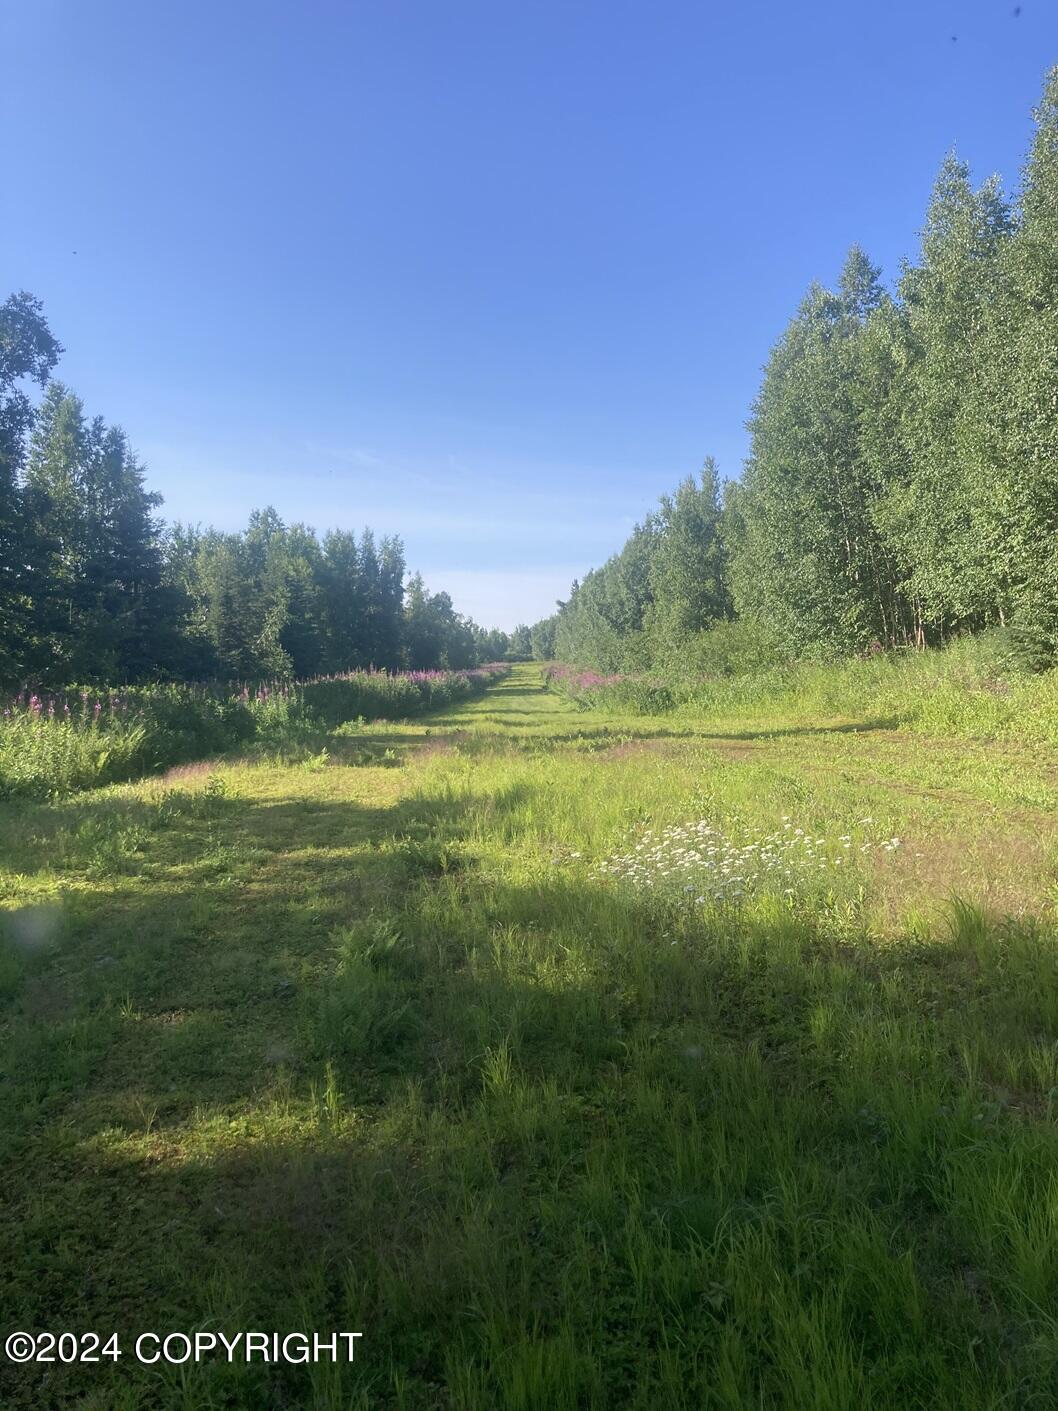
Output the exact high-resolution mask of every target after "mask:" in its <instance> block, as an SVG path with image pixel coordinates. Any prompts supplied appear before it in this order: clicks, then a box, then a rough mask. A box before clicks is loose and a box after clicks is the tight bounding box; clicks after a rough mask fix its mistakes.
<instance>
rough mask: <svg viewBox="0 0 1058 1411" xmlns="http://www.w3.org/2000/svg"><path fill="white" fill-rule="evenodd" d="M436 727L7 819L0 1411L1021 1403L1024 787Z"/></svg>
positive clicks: (524, 714)
mask: <svg viewBox="0 0 1058 1411" xmlns="http://www.w3.org/2000/svg"><path fill="white" fill-rule="evenodd" d="M868 726H869V722H867V723H865V725H864V728H862V729H857V728H855V727H856V722H852V724H851V727H850V726H844V727H842V728H841V729H834V728H828V726H827V723H826V722H821V723H820V725H819V727H818V728H807V727H804V726H803V725H802V726H798V727H797V728H796V729H787V730H784V728H783V726H782V722H781V721H776V722H775V723H774V726H773V727H772V728H768V729H765V730H761V731H746V730H745V729H744V728H743V729H741V730H740V728H739V726H738V722H731V721H717V720H711V721H702V720H696V719H693V718H689V717H684V716H681V715H678V714H673V715H669V716H664V717H657V718H652V717H643V716H638V717H634V718H628V719H617V718H611V717H606V716H603V715H600V714H597V713H590V712H582V711H578V710H576V709H575V708H574V707H573V706H572V705H571V704H570V703H569V702H567V701H565V700H564V699H562V698H560V697H558V696H556V695H552V694H550V693H548V692H546V691H545V690H544V689H543V688H542V679H541V674H540V671H539V668H537V667H535V666H529V665H524V666H519V667H517V668H515V670H514V672H513V674H512V675H511V677H510V678H509V679H508V680H507V681H505V682H503V683H502V684H500V685H498V686H496V687H493V688H492V689H491V690H490V691H489V693H488V694H487V695H486V696H485V697H483V698H481V699H479V700H476V701H473V702H471V703H467V704H465V705H462V706H460V707H458V708H456V709H453V710H451V711H450V712H448V713H446V714H444V715H441V716H434V717H432V718H428V719H425V720H423V721H419V722H416V723H413V724H408V725H377V726H372V725H366V726H364V727H362V728H352V729H350V728H346V729H344V730H341V731H339V732H338V733H337V734H334V735H332V736H330V737H329V738H328V739H327V740H326V742H325V743H326V753H324V752H323V750H322V749H321V750H320V751H319V752H318V753H315V754H311V755H309V756H308V757H307V758H305V759H304V760H302V761H300V762H298V763H293V764H291V763H279V762H277V763H272V764H268V763H243V764H239V763H232V764H227V765H225V764H220V765H212V766H207V767H203V768H202V769H201V770H198V771H196V770H195V769H186V770H183V771H180V772H179V773H178V774H177V775H176V776H175V777H169V778H156V779H150V780H146V781H143V782H141V783H139V784H135V785H126V786H121V787H115V788H111V789H108V790H101V791H98V792H95V793H86V794H81V795H78V796H76V797H73V798H70V799H68V800H67V801H64V802H60V803H55V804H50V805H22V806H15V805H7V806H5V807H4V808H3V811H2V815H0V829H2V831H0V865H2V868H3V872H2V879H0V880H2V888H3V899H4V905H5V907H6V908H7V912H6V920H7V928H6V934H5V937H4V941H3V949H2V951H0V1035H2V1043H3V1072H4V1077H5V1081H4V1084H3V1091H2V1102H3V1112H2V1121H0V1141H2V1143H3V1168H4V1175H3V1191H4V1204H3V1215H2V1220H3V1224H2V1243H0V1263H2V1267H3V1268H4V1270H5V1278H4V1289H3V1294H2V1302H3V1310H4V1312H3V1321H4V1323H5V1325H6V1326H12V1327H14V1326H20V1327H26V1328H29V1329H30V1330H34V1331H39V1330H43V1329H52V1330H55V1331H59V1330H62V1329H73V1330H75V1331H78V1332H84V1331H87V1330H89V1329H92V1330H94V1331H95V1332H97V1333H99V1334H101V1335H107V1334H109V1333H111V1332H116V1333H117V1334H118V1337H119V1340H120V1343H121V1346H122V1347H123V1348H125V1347H128V1348H131V1346H132V1342H133V1340H134V1338H135V1335H136V1334H137V1333H141V1332H144V1331H147V1330H155V1331H158V1332H165V1331H171V1330H179V1331H184V1332H189V1333H192V1334H193V1333H194V1332H195V1331H196V1330H201V1329H208V1330H215V1331H221V1332H224V1333H226V1334H228V1335H229V1336H230V1335H231V1334H234V1333H235V1332H238V1331H240V1330H245V1329H261V1330H266V1331H269V1332H272V1331H278V1332H289V1331H308V1332H310V1333H311V1332H312V1331H318V1332H321V1333H324V1334H327V1333H329V1332H331V1331H333V1330H350V1331H352V1330H355V1331H359V1332H362V1334H363V1337H362V1339H361V1340H360V1342H359V1344H358V1346H357V1352H356V1358H355V1361H354V1362H353V1363H352V1365H339V1366H335V1365H333V1364H331V1363H329V1362H326V1361H324V1362H320V1363H318V1364H316V1365H315V1366H312V1365H309V1366H298V1365H262V1364H260V1363H257V1364H255V1365H252V1366H250V1367H249V1368H247V1367H246V1366H243V1365H238V1364H236V1365H232V1366H229V1365H226V1364H225V1363H224V1362H222V1361H220V1360H218V1359H211V1360H208V1361H206V1362H204V1363H203V1364H201V1365H199V1366H184V1367H168V1368H166V1367H164V1366H160V1365H158V1366H153V1367H148V1368H145V1367H141V1366H138V1365H137V1364H136V1363H135V1361H134V1359H133V1358H132V1357H131V1356H129V1355H125V1356H124V1357H123V1358H122V1359H121V1361H120V1362H118V1363H116V1364H115V1363H112V1362H106V1361H104V1362H103V1363H102V1364H100V1365H95V1366H80V1367H77V1366H64V1365H61V1364H59V1363H57V1364H55V1365H53V1366H52V1367H51V1368H49V1369H47V1370H46V1371H43V1372H42V1370H41V1368H39V1367H37V1368H33V1369H24V1370H18V1369H13V1368H11V1367H10V1366H9V1365H7V1364H5V1365H3V1367H2V1368H0V1377H2V1378H3V1379H4V1380H3V1383H2V1386H0V1404H2V1405H3V1406H4V1407H5V1408H12V1409H13V1408H34V1411H35V1409H36V1408H40V1407H44V1406H56V1407H73V1406H77V1407H79V1408H85V1409H86V1411H104V1408H106V1411H146V1408H155V1407H164V1408H169V1407H174V1408H175V1407H179V1408H182V1409H183V1411H199V1408H201V1411H205V1409H206V1408H214V1407H226V1408H240V1411H258V1409H259V1408H261V1407H264V1406H269V1407H291V1408H293V1407H299V1408H300V1407H314V1408H335V1411H337V1408H343V1411H345V1409H346V1408H368V1407H371V1408H375V1407H387V1408H388V1407H393V1408H397V1407H399V1408H407V1411H427V1408H430V1409H431V1411H432V1409H433V1408H453V1409H455V1408H458V1411H494V1408H498V1407H502V1408H505V1411H508V1409H510V1411H561V1409H562V1408H573V1407H578V1408H579V1407H583V1408H600V1411H602V1409H603V1408H611V1407H636V1408H642V1409H643V1411H648V1408H650V1411H653V1408H658V1407H665V1408H672V1409H673V1411H676V1409H677V1408H681V1407H682V1408H688V1411H690V1408H694V1411H699V1408H703V1407H723V1408H729V1409H730V1411H742V1409H743V1408H745V1407H749V1406H766V1407H783V1408H789V1411H802V1408H805V1407H818V1408H847V1407H851V1406H856V1407H857V1408H861V1409H866V1408H879V1411H881V1408H892V1407H911V1406H922V1407H927V1406H928V1407H930V1408H942V1407H946V1408H951V1411H969V1409H970V1408H985V1407H995V1406H998V1405H1010V1406H1028V1405H1033V1406H1041V1407H1042V1406H1051V1405H1055V1404H1056V1396H1058V1394H1056V1392H1055V1387H1056V1386H1058V1130H1056V1126H1055V1121H1054V1118H1055V1116H1056V1100H1058V1058H1056V1055H1058V1047H1056V1045H1058V949H1056V946H1055V932H1054V927H1053V904H1054V900H1055V893H1054V878H1055V857H1056V845H1058V824H1056V821H1055V820H1056V819H1058V810H1056V803H1058V799H1056V794H1058V776H1056V775H1055V772H1054V770H1053V768H1051V767H1049V766H1047V765H1045V764H1044V763H1041V762H1040V759H1039V758H1038V755H1039V752H1038V751H1035V750H1033V749H1032V748H1031V747H1029V746H1025V747H1020V746H1015V745H1003V746H993V745H988V744H985V743H979V744H975V743H972V742H971V743H967V742H965V741H948V740H943V739H924V738H922V737H915V738H913V739H912V738H905V737H903V736H901V735H900V734H899V733H895V732H892V731H887V730H885V729H874V728H868Z"/></svg>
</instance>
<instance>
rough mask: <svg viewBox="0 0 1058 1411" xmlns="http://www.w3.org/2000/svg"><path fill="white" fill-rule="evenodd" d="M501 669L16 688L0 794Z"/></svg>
mask: <svg viewBox="0 0 1058 1411" xmlns="http://www.w3.org/2000/svg"><path fill="white" fill-rule="evenodd" d="M505 670H506V668H505V667H503V666H500V665H496V666H491V667H480V668H474V669H473V670H469V671H440V672H414V673H411V674H389V673H386V672H380V671H359V672H349V673H346V674H345V675H343V676H340V677H319V678H316V679H314V680H311V681H305V682H300V683H295V684H294V685H293V686H290V685H287V684H286V683H283V682H276V683H272V684H271V685H260V686H257V687H255V688H252V689H251V688H249V687H243V688H242V689H241V690H238V691H236V690H230V689H227V688H223V687H214V688H207V687H195V686H173V685H155V686H141V687H128V688H125V689H123V690H122V691H120V692H119V693H117V694H112V695H103V696H101V697H100V696H98V695H95V694H93V693H92V692H91V691H90V690H87V689H86V690H85V691H83V692H82V693H80V694H79V695H72V696H65V697H51V698H41V697H38V696H29V695H27V694H26V693H23V694H22V695H21V696H20V697H19V698H18V699H17V700H15V701H14V702H12V704H11V705H10V706H8V707H7V708H6V710H5V711H4V713H3V715H2V716H0V798H27V797H28V798H48V797H61V796H62V795H64V794H68V793H70V792H72V791H73V790H76V789H86V788H93V787H96V786H98V785H102V784H108V783H113V782H115V781H118V780H124V779H133V778H136V777H137V776H139V775H142V774H149V773H153V772H155V771H157V770H160V769H165V768H168V767H170V766H172V765H175V764H181V763H184V762H185V761H188V760H197V759H202V758H204V757H208V756H210V755H216V754H220V753H222V752H224V751H226V750H232V749H237V748H240V747H242V746H245V745H248V744H250V743H251V742H254V743H256V744H257V745H259V746H261V747H262V748H264V749H269V748H270V749H276V748H277V747H280V746H284V745H287V744H290V743H293V742H301V741H303V740H304V739H305V737H306V736H312V735H313V733H314V732H318V731H319V730H320V729H332V728H334V727H336V726H340V725H342V724H344V723H346V722H348V721H353V720H357V719H370V720H403V719H407V718H408V717H410V716H415V715H420V714H422V713H423V712H424V711H427V710H435V709H437V708H438V707H439V706H443V705H449V704H453V703H455V702H457V701H462V700H467V699H469V698H471V697H473V696H475V695H480V694H481V693H482V692H484V691H485V690H486V689H487V688H488V686H489V685H490V684H491V683H492V682H493V681H495V680H496V679H498V678H499V677H501V676H502V675H503V674H504V672H505ZM316 758H317V759H318V758H319V755H318V754H317V756H316Z"/></svg>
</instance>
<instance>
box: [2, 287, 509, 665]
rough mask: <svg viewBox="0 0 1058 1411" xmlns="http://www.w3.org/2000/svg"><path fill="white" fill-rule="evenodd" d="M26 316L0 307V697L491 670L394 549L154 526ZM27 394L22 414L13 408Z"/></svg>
mask: <svg viewBox="0 0 1058 1411" xmlns="http://www.w3.org/2000/svg"><path fill="white" fill-rule="evenodd" d="M62 351H63V350H62V348H61V346H60V345H59V343H58V342H57V341H56V339H55V338H54V336H53V335H52V333H51V330H50V329H49V327H48V324H47V321H46V319H45V317H44V312H43V309H42V307H41V304H40V301H39V300H37V299H35V298H34V297H32V296H31V295H29V294H27V293H19V294H13V295H12V296H11V297H10V298H8V299H7V300H6V302H5V303H3V304H2V305H0V684H3V685H5V686H8V687H12V686H20V685H24V684H31V685H34V686H46V687H50V688H60V687H63V686H66V685H69V684H71V683H74V682H84V683H87V682H113V683H120V682H137V681H145V680H150V679H159V678H163V679H178V680H187V679H191V680H205V679H216V678H219V679H252V678H262V677H299V678H305V677H311V676H314V675H318V674H323V673H334V672H341V671H347V670H350V669H353V668H356V667H363V666H376V667H380V668H389V669H396V668H401V667H408V668H422V669H432V668H437V667H454V668H460V667H468V666H473V665H475V664H477V663H479V662H482V661H494V660H497V659H499V658H502V657H503V656H504V655H505V653H506V651H507V646H508V638H507V636H506V634H505V633H503V632H496V631H492V632H486V631H485V630H484V629H482V628H480V627H478V626H477V625H476V624H475V623H473V622H472V621H470V619H469V618H466V617H464V616H462V615H461V614H460V613H458V612H457V611H456V610H455V608H454V606H453V604H452V600H451V598H450V597H449V595H448V594H447V593H443V592H440V593H431V592H430V591H429V590H428V589H427V588H426V586H425V584H424V583H423V580H422V577H421V575H418V574H416V575H414V576H413V577H412V578H411V579H410V581H409V582H408V583H407V585H405V573H406V567H405V561H404V549H403V545H402V543H401V541H400V539H399V538H396V537H393V536H387V537H384V538H381V539H376V538H375V536H374V535H373V534H372V532H371V531H370V530H369V529H365V530H364V531H363V532H362V533H361V534H359V535H356V534H353V533H351V532H349V531H346V530H332V531H330V532H329V533H327V534H325V535H324V536H323V537H322V539H321V538H319V537H318V536H317V534H316V533H315V531H314V530H313V529H310V528H308V527H306V526H305V525H303V524H292V525H287V524H284V523H283V521H282V520H281V519H280V517H279V515H278V514H277V513H276V512H275V510H274V509H270V508H269V509H264V510H259V511H255V512H254V513H253V514H251V515H250V519H249V524H248V525H247V527H246V529H245V530H242V531H241V532H237V533H232V532H224V531H221V530H218V529H203V528H201V527H197V526H190V525H181V524H173V525H166V524H165V523H164V522H163V521H162V520H161V519H160V518H159V517H158V513H157V511H158V508H159V506H160V504H161V497H160V496H159V495H157V494H156V493H154V492H152V491H150V490H148V489H147V487H146V483H145V470H144V466H143V465H142V463H141V462H140V460H139V459H138V457H137V456H136V454H135V452H134V451H133V449H132V447H131V445H130V444H129V440H128V437H127V436H126V435H125V433H124V432H123V431H122V430H121V428H120V427H117V426H110V425H107V424H106V423H105V422H104V420H103V419H102V418H101V417H92V418H90V417H88V416H87V415H86V413H85V410H84V406H83V403H82V401H81V399H80V398H79V397H77V396H76V395H75V394H74V393H73V392H71V391H70V390H69V388H67V387H65V386H64V385H63V384H62V383H60V382H57V381H55V380H53V378H52V374H53V372H54V370H55V367H56V365H57V363H58V361H59V357H60V355H61V353H62ZM34 384H36V385H37V386H38V387H40V388H41V389H42V391H43V396H42V397H41V398H40V400H39V403H35V402H34V400H33V398H32V396H31V392H32V389H33V386H34Z"/></svg>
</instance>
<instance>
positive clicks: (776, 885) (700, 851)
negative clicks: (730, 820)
mask: <svg viewBox="0 0 1058 1411" xmlns="http://www.w3.org/2000/svg"><path fill="white" fill-rule="evenodd" d="M872 821H873V820H871V819H869V818H864V819H861V820H860V826H867V825H869V824H870V823H871V822H872ZM900 846H901V840H900V839H899V838H887V839H885V840H884V841H883V842H880V843H874V842H870V841H858V842H857V841H855V840H854V839H853V835H852V834H851V833H843V834H841V835H840V836H839V837H837V838H829V837H827V836H825V835H824V836H822V837H820V836H819V835H818V834H816V833H814V832H808V831H806V830H805V829H804V828H798V827H797V826H796V825H795V824H794V823H793V821H792V820H791V819H789V818H784V819H783V820H782V826H781V828H779V829H778V830H776V831H775V832H772V833H761V834H759V835H752V834H749V833H746V832H744V831H743V832H740V833H737V834H735V833H731V832H725V831H724V830H723V829H721V828H718V827H716V826H715V825H714V824H712V823H710V822H708V821H707V820H706V819H700V820H699V821H698V822H696V823H682V824H677V825H673V826H671V827H668V828H662V829H653V828H648V829H646V830H645V831H644V832H643V833H641V834H640V835H639V837H638V839H637V840H636V843H635V845H634V847H633V848H632V850H631V851H630V852H627V853H622V854H619V855H617V856H615V857H611V858H608V859H607V860H606V861H604V862H600V863H599V864H598V868H597V871H598V873H600V874H601V875H603V876H606V877H610V878H613V879H615V880H617V881H622V882H627V883H631V884H632V886H634V887H636V888H638V889H643V890H661V891H668V892H678V893H682V894H684V895H685V896H686V897H687V899H688V900H690V901H693V902H694V903H696V904H697V905H700V906H702V905H705V904H707V903H710V902H739V901H741V900H742V899H743V898H744V897H748V896H751V895H755V894H759V893H761V892H779V893H782V894H783V895H785V896H792V895H793V894H794V893H795V891H798V890H802V889H803V888H804V887H805V886H806V885H808V884H809V883H811V882H814V881H818V879H819V878H820V875H821V874H823V875H825V874H827V873H833V872H834V871H835V870H837V869H839V868H843V867H845V866H847V864H848V862H849V860H850V859H851V857H852V856H854V855H855V853H856V852H859V853H869V852H872V851H874V850H875V848H880V849H882V850H883V851H885V852H888V853H892V852H895V851H896V849H897V848H899V847H900Z"/></svg>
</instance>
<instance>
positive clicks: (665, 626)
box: [533, 70, 1058, 671]
mask: <svg viewBox="0 0 1058 1411" xmlns="http://www.w3.org/2000/svg"><path fill="white" fill-rule="evenodd" d="M1035 116H1036V133H1035V139H1034V142H1033V144H1032V147H1031V151H1030V153H1029V157H1028V161H1027V163H1026V166H1025V170H1024V173H1023V179H1022V182H1021V187H1020V192H1019V194H1018V196H1017V198H1016V199H1014V200H1011V199H1008V197H1007V196H1006V195H1004V192H1003V190H1002V188H1001V186H1000V184H999V182H998V181H997V180H996V179H995V178H993V179H990V180H988V181H986V182H985V183H984V184H983V185H982V186H979V187H976V188H975V186H974V185H973V184H972V182H971V179H970V173H969V170H968V168H967V166H966V165H965V164H964V163H963V162H962V161H960V160H959V159H958V158H957V157H955V156H949V157H948V158H947V159H946V160H945V162H944V163H943V165H942V167H941V170H940V174H939V176H938V177H937V181H936V184H935V186H934V190H933V195H932V200H931V202H930V205H929V209H928V211H927V213H926V220H925V226H924V229H923V231H922V233H921V247H920V253H919V256H918V259H917V261H916V262H915V263H908V264H906V265H905V266H904V268H903V269H902V270H901V272H900V276H899V278H898V280H897V282H896V285H895V288H893V289H891V290H890V289H887V288H885V286H884V285H883V283H882V280H881V276H880V272H879V270H878V269H877V268H875V266H874V265H873V264H872V263H871V261H870V260H869V258H868V257H867V255H866V254H864V252H863V251H862V250H861V249H859V248H854V249H853V250H851V251H850V253H849V255H848V258H847V260H846V261H845V265H844V268H843V270H842V272H841V276H840V279H839V281H838V284H837V287H836V288H835V289H826V288H823V287H821V286H819V285H813V286H812V287H811V288H810V289H809V290H808V292H807V294H806V295H805V297H804V299H803V301H802V303H801V306H800V308H799V309H798V310H797V312H796V314H795V316H794V318H793V320H792V321H791V323H790V325H789V326H788V328H787V329H786V331H785V333H784V334H783V335H782V337H781V338H780V340H779V342H778V344H777V345H776V347H775V348H774V350H773V351H772V354H771V357H770V359H769V361H768V363H767V365H766V367H765V371H764V378H763V383H762V386H761V388H760V392H759V395H758V397H757V400H756V402H755V404H754V407H753V411H752V416H751V419H750V422H749V429H750V432H751V451H750V455H749V458H748V460H747V462H746V465H745V469H744V473H743V475H742V478H741V480H740V481H737V482H729V483H727V484H726V485H725V486H721V485H720V484H719V481H718V477H717V474H716V470H715V467H714V466H713V465H712V463H711V462H710V463H707V464H706V467H705V470H704V472H703V474H702V475H701V477H700V479H690V480H687V481H685V482H684V484H682V485H681V486H680V487H679V489H678V490H677V491H676V493H675V495H673V496H672V497H671V498H666V499H664V500H663V501H662V503H661V506H660V508H659V509H658V510H657V512H656V513H654V514H652V515H650V516H649V517H648V518H647V519H646V520H645V521H644V522H643V523H642V524H640V525H638V526H637V527H636V529H635V530H634V532H633V533H632V535H631V537H630V538H629V540H628V542H627V543H626V544H625V545H624V547H623V548H622V549H621V551H620V553H618V554H615V555H614V556H613V557H612V558H611V559H609V560H608V561H607V562H606V563H605V564H604V565H603V566H602V567H601V568H599V569H597V570H594V571H593V572H591V573H589V574H588V575H587V576H586V577H585V578H584V580H583V581H582V582H580V583H575V584H574V585H573V588H572V591H571V593H570V596H569V599H568V601H567V602H565V603H563V604H560V606H559V610H558V612H557V614H556V615H555V616H554V617H551V618H548V619H546V620H544V621H543V622H539V623H537V624H536V626H535V627H534V628H533V647H534V653H535V655H536V656H538V657H539V658H541V659H545V660H546V659H551V658H552V657H558V658H560V659H561V660H564V661H568V662H576V663H579V664H582V665H585V666H593V667H596V668H598V669H602V670H607V671H624V670H629V671H634V670H637V669H649V668H651V667H659V668H665V669H673V670H674V669H681V670H715V669H719V670H726V669H731V668H732V667H735V668H737V667H739V666H747V667H752V666H754V665H756V664H758V663H760V662H761V661H763V660H766V659H768V658H769V657H771V658H774V657H775V656H776V655H781V656H783V657H787V658H789V657H794V656H797V657H816V658H824V657H839V656H843V655H848V654H851V653H856V652H861V651H864V650H868V649H871V648H872V647H874V649H875V650H877V648H878V647H879V646H881V647H897V646H925V645H930V644H936V643H940V642H942V641H944V640H946V639H948V638H950V637H951V636H953V635H955V634H959V633H965V632H974V631H979V630H981V629H984V628H989V627H997V626H1002V627H1007V628H1009V629H1010V633H1011V637H1012V641H1013V643H1014V645H1015V646H1016V648H1017V650H1018V651H1019V652H1020V653H1021V654H1022V656H1023V657H1024V659H1025V660H1026V662H1031V663H1032V664H1035V665H1041V666H1042V665H1047V664H1050V663H1051V662H1053V661H1054V660H1055V659H1056V657H1058V70H1055V71H1053V72H1052V73H1051V74H1050V76H1049V78H1048V81H1047V83H1046V86H1045V89H1044V93H1043V98H1042V101H1041V103H1040V106H1039V108H1038V110H1037V112H1036V115H1035Z"/></svg>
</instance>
